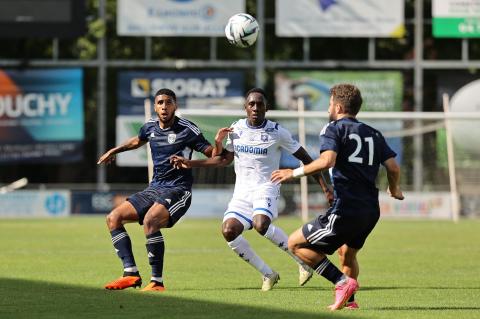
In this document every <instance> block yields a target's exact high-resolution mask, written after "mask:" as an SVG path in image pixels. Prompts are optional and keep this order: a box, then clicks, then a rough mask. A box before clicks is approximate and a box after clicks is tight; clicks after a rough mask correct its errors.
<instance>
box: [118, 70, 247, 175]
mask: <svg viewBox="0 0 480 319" xmlns="http://www.w3.org/2000/svg"><path fill="white" fill-rule="evenodd" d="M243 83H244V73H243V72H242V71H230V72H228V73H227V72H220V71H189V72H169V71H165V72H164V71H158V72H157V71H150V72H147V71H146V72H135V71H124V72H119V75H118V88H117V95H118V103H117V105H118V106H117V118H116V127H117V129H116V132H117V134H116V141H117V144H120V143H122V142H124V141H126V140H127V139H128V138H130V137H132V136H136V135H137V134H138V131H139V129H140V127H141V126H142V125H143V124H144V123H145V115H144V114H145V111H144V102H145V99H147V98H148V99H150V100H151V101H152V104H153V96H154V95H155V93H156V92H157V91H158V90H159V89H161V88H169V89H171V90H173V91H174V92H175V94H176V96H177V104H178V107H179V109H178V111H177V112H181V110H182V109H183V108H201V109H205V108H207V109H208V108H211V109H215V110H216V109H222V108H223V109H236V110H238V109H241V108H242V105H243V95H244V91H243ZM152 114H154V113H152ZM154 115H155V114H154ZM216 121H217V119H209V118H204V119H202V120H200V121H197V120H196V119H195V120H194V122H195V124H197V125H198V126H199V127H200V129H202V131H203V130H205V128H211V129H210V130H209V131H211V132H210V133H209V134H210V135H211V134H214V133H215V132H216V131H217V129H218V128H219V127H220V126H219V125H218V123H217V122H216ZM230 123H231V122H230ZM230 123H229V124H230ZM205 136H206V137H207V138H209V137H210V136H207V135H206V134H205ZM209 140H210V141H212V140H211V138H209ZM116 162H117V165H119V166H146V165H147V154H146V151H145V149H144V148H141V149H138V150H134V151H130V152H125V153H121V154H119V155H118V157H117V161H116Z"/></svg>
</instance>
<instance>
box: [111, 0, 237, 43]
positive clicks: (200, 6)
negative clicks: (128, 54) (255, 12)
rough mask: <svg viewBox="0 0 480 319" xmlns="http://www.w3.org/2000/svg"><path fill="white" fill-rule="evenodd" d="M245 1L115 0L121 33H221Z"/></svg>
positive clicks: (157, 34) (127, 34)
mask: <svg viewBox="0 0 480 319" xmlns="http://www.w3.org/2000/svg"><path fill="white" fill-rule="evenodd" d="M244 11H245V0H222V1H215V0H195V1H193V0H135V1H131V0H118V1H117V33H118V35H122V36H167V37H168V36H170V37H173V36H199V37H207V36H223V35H224V30H225V26H226V25H227V21H228V19H229V18H230V17H231V16H232V15H234V14H236V13H241V12H244Z"/></svg>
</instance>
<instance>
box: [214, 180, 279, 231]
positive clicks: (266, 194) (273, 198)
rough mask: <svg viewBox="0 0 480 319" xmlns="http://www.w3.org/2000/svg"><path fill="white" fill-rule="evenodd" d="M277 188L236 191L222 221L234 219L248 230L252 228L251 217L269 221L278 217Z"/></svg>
mask: <svg viewBox="0 0 480 319" xmlns="http://www.w3.org/2000/svg"><path fill="white" fill-rule="evenodd" d="M279 197H280V189H279V187H260V188H256V189H250V190H248V191H240V192H239V191H236V192H234V194H233V197H232V199H231V200H230V202H229V203H228V208H227V210H226V212H225V214H224V216H223V221H224V222H225V221H226V220H227V219H230V218H235V219H236V220H238V221H239V222H241V223H242V224H243V228H244V229H246V230H248V229H252V227H253V216H255V215H265V216H267V217H268V218H270V220H274V219H275V218H277V217H278V199H279Z"/></svg>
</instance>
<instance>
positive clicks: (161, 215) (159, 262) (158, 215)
mask: <svg viewBox="0 0 480 319" xmlns="http://www.w3.org/2000/svg"><path fill="white" fill-rule="evenodd" d="M169 219H170V214H169V212H168V210H167V209H166V208H165V206H163V205H161V204H158V203H155V204H153V206H152V207H150V209H149V210H148V212H147V213H146V214H145V218H144V220H143V231H144V233H145V236H146V237H147V243H146V245H145V246H146V248H147V254H148V262H149V264H150V266H151V267H152V277H151V278H150V283H149V284H148V285H147V286H146V287H145V288H143V289H142V291H164V290H165V286H164V285H163V260H164V255H165V243H164V241H163V235H162V233H161V232H160V229H161V228H165V227H167V226H168V223H169Z"/></svg>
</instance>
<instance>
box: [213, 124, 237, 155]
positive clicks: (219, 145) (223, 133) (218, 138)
mask: <svg viewBox="0 0 480 319" xmlns="http://www.w3.org/2000/svg"><path fill="white" fill-rule="evenodd" d="M230 132H233V128H231V127H222V128H220V129H219V130H218V131H217V134H216V135H215V147H214V148H213V151H212V156H211V157H215V156H220V155H221V154H222V153H223V140H224V139H225V137H227V135H228V133H230Z"/></svg>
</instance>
